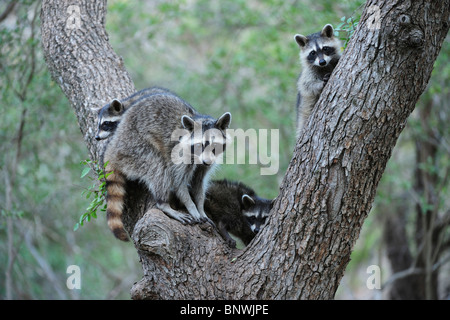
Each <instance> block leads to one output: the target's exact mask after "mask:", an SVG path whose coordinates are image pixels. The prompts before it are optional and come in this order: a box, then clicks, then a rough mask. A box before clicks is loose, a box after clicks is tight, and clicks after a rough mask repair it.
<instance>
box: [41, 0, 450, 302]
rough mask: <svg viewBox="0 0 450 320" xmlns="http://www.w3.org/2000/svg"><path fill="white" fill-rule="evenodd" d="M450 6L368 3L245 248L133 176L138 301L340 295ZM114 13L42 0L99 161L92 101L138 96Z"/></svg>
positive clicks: (49, 35)
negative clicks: (167, 209) (111, 39)
mask: <svg viewBox="0 0 450 320" xmlns="http://www.w3.org/2000/svg"><path fill="white" fill-rule="evenodd" d="M449 7H450V1H449V0H442V1H425V0H423V1H411V0H410V1H399V0H394V1H383V0H368V1H367V3H366V5H365V8H364V12H363V14H362V16H361V20H360V23H359V25H358V27H357V29H356V30H355V32H354V34H353V37H352V39H351V40H350V42H349V43H348V46H347V48H346V50H345V52H344V54H343V56H342V58H341V59H340V62H339V64H338V65H337V67H336V69H335V71H334V72H333V74H332V76H331V77H330V79H329V81H328V84H327V85H326V87H325V88H324V90H323V91H322V94H321V97H320V98H319V101H318V102H317V104H316V106H315V108H314V110H313V112H312V114H311V118H312V119H311V120H312V121H309V122H308V126H309V127H308V128H305V130H303V133H302V134H301V135H300V137H299V139H298V141H297V145H296V148H295V150H294V154H293V157H292V159H291V162H290V165H289V167H288V170H287V172H286V175H285V178H284V180H283V182H282V184H281V186H280V193H279V197H278V199H277V200H276V202H275V204H274V207H273V210H272V216H271V218H270V219H269V222H268V224H267V226H266V227H265V228H264V229H263V230H262V231H261V232H260V233H259V234H258V235H257V237H256V238H255V239H254V241H252V242H251V243H250V245H249V247H247V248H246V249H244V250H242V251H239V250H232V249H230V248H229V247H227V246H226V244H224V242H223V241H222V240H221V238H220V236H219V235H218V233H217V232H216V230H214V229H213V228H212V227H210V226H209V225H206V224H205V225H196V226H184V225H182V224H180V223H179V222H177V221H175V220H173V219H170V218H168V217H167V216H166V215H164V214H163V213H162V212H161V211H159V210H157V209H155V208H153V205H154V204H153V203H152V200H151V199H150V197H149V196H148V192H146V190H145V188H144V187H143V186H142V185H139V184H138V183H135V182H129V183H128V185H127V190H128V191H129V192H128V194H129V196H128V198H127V200H126V207H127V211H126V214H125V215H126V219H125V221H124V222H125V227H126V228H127V231H128V232H129V234H130V235H131V237H132V239H133V242H134V244H135V247H136V248H137V251H138V254H139V256H140V261H141V264H142V267H143V270H144V277H143V279H141V280H140V281H139V282H137V283H136V284H135V285H134V287H133V288H132V289H131V296H132V298H134V299H332V298H333V297H334V295H335V292H336V289H337V287H338V285H339V282H340V280H341V279H342V277H343V275H344V271H345V268H346V266H347V264H348V262H349V259H350V254H351V251H352V249H353V246H354V244H355V241H356V239H357V238H358V236H359V233H360V230H361V227H362V225H363V223H364V220H365V219H366V218H367V215H368V214H369V211H370V209H371V205H372V202H373V200H374V197H375V192H376V188H377V185H378V183H379V181H380V178H381V176H382V174H383V171H384V169H385V167H386V163H387V161H388V160H389V158H390V156H391V152H392V149H393V147H394V146H395V144H396V141H397V139H398V137H399V135H400V133H401V131H402V130H403V128H404V126H405V124H406V120H407V118H408V116H409V114H410V113H411V112H412V110H414V107H415V104H416V102H417V100H418V98H419V96H420V95H421V94H422V92H423V91H424V90H425V87H426V85H427V83H428V80H429V78H430V75H431V71H432V69H433V63H434V61H435V59H436V57H437V55H438V54H439V51H440V48H441V46H442V43H443V41H444V39H445V37H446V35H447V32H448V30H449V22H448V21H449ZM105 15H106V0H101V1H88V0H80V1H76V4H74V1H69V0H54V1H49V0H45V1H43V5H42V14H41V20H42V42H43V48H44V52H45V57H46V62H47V65H48V67H49V70H50V72H51V74H52V76H53V78H54V79H55V81H56V82H57V83H58V84H59V85H60V87H61V89H62V90H63V92H64V93H65V94H66V96H67V98H68V99H69V100H70V101H71V103H72V106H73V108H74V110H75V112H76V114H77V116H78V121H79V126H80V129H81V132H82V134H83V135H84V137H85V142H86V145H87V148H88V149H89V151H90V153H91V156H92V158H93V159H94V160H95V159H98V157H99V154H100V153H101V152H102V150H103V145H102V144H101V143H98V142H97V141H96V140H95V139H94V137H95V132H96V122H95V120H96V119H95V114H94V113H92V112H91V111H90V108H98V107H100V106H101V105H104V104H105V103H106V102H108V101H110V100H111V99H113V98H122V97H126V96H128V95H130V94H131V93H133V92H134V85H133V81H132V79H131V78H130V76H129V74H128V73H127V71H126V69H125V66H124V65H123V63H122V60H121V59H120V58H119V57H118V56H117V55H116V54H115V53H114V51H113V49H112V48H111V46H110V45H109V43H108V35H107V33H106V31H105V19H106V16H105ZM294 32H295V31H294V30H293V33H294ZM279 67H280V70H282V69H283V68H289V67H290V66H284V65H280V66H279ZM105 229H106V226H105Z"/></svg>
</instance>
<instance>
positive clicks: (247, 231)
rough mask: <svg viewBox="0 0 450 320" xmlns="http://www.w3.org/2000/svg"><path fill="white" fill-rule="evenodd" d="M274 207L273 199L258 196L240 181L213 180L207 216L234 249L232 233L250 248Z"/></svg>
mask: <svg viewBox="0 0 450 320" xmlns="http://www.w3.org/2000/svg"><path fill="white" fill-rule="evenodd" d="M272 206H273V200H269V199H263V198H260V197H258V196H257V195H256V193H255V191H254V190H253V189H251V188H249V187H248V186H246V185H245V184H243V183H241V182H234V181H228V180H214V181H211V183H210V185H209V187H208V189H207V191H206V200H205V211H206V214H207V215H208V216H209V217H210V218H211V219H212V221H214V223H215V224H216V226H217V228H218V229H219V232H220V234H221V235H222V237H223V238H224V239H225V241H226V242H227V244H228V245H229V246H230V247H232V248H235V247H236V241H235V240H234V239H233V238H231V236H230V234H229V233H231V234H233V235H234V236H236V237H238V238H239V239H241V240H242V241H243V242H244V244H245V245H248V244H249V243H250V241H251V240H252V239H253V238H254V237H255V235H256V233H258V232H259V230H260V229H261V227H262V226H264V224H265V223H266V218H267V217H268V216H269V213H270V210H271V209H272Z"/></svg>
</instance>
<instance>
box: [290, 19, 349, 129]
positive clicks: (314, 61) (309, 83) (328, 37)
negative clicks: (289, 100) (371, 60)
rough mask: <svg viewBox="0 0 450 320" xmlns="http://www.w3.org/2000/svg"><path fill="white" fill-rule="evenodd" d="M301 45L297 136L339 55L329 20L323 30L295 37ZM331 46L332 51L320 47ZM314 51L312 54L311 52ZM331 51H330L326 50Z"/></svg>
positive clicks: (339, 48) (338, 42) (339, 44)
mask: <svg viewBox="0 0 450 320" xmlns="http://www.w3.org/2000/svg"><path fill="white" fill-rule="evenodd" d="M294 39H295V41H296V42H297V44H298V45H299V46H300V49H301V51H300V62H301V64H302V72H301V73H300V76H299V77H298V80H297V89H298V94H297V138H298V137H299V136H300V132H301V130H302V128H303V126H304V124H305V123H306V121H307V120H308V118H309V116H310V115H311V112H312V109H313V107H314V105H315V104H316V102H317V100H318V99H319V96H320V93H321V92H322V89H323V87H324V86H325V84H326V83H327V81H328V79H329V78H330V76H331V73H332V72H333V70H334V68H335V67H336V65H337V63H338V61H339V59H340V57H341V47H342V45H341V42H340V41H339V40H338V39H337V38H336V37H335V36H334V30H333V27H332V26H331V24H327V25H325V26H324V27H323V29H322V31H320V32H316V33H313V34H310V35H309V36H306V37H305V36H303V35H301V34H296V35H295V37H294ZM325 47H329V48H331V49H332V50H331V51H333V52H331V53H330V52H327V51H326V50H323V49H324V48H325ZM313 51H314V53H315V54H311V52H313ZM328 53H330V54H328Z"/></svg>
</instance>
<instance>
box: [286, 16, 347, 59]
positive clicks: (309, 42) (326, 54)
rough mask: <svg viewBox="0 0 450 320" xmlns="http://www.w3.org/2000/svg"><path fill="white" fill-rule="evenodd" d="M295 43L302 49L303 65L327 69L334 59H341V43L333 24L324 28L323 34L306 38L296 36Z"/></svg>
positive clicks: (315, 34)
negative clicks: (335, 35)
mask: <svg viewBox="0 0 450 320" xmlns="http://www.w3.org/2000/svg"><path fill="white" fill-rule="evenodd" d="M295 41H297V43H298V45H299V46H300V48H301V53H300V59H301V61H302V63H306V64H309V65H313V66H316V67H319V68H321V67H326V66H328V64H329V63H330V62H331V60H333V59H339V57H340V48H341V43H340V41H339V40H338V39H336V38H335V37H334V29H333V26H332V25H331V24H327V25H325V26H324V27H323V29H322V31H321V32H317V33H313V34H310V35H309V36H307V37H305V36H303V35H301V34H297V35H295Z"/></svg>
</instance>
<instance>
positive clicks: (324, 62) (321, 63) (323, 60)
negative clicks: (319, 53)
mask: <svg viewBox="0 0 450 320" xmlns="http://www.w3.org/2000/svg"><path fill="white" fill-rule="evenodd" d="M326 64H327V62H326V61H325V59H320V61H319V65H321V66H322V67H323V66H324V65H326Z"/></svg>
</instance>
